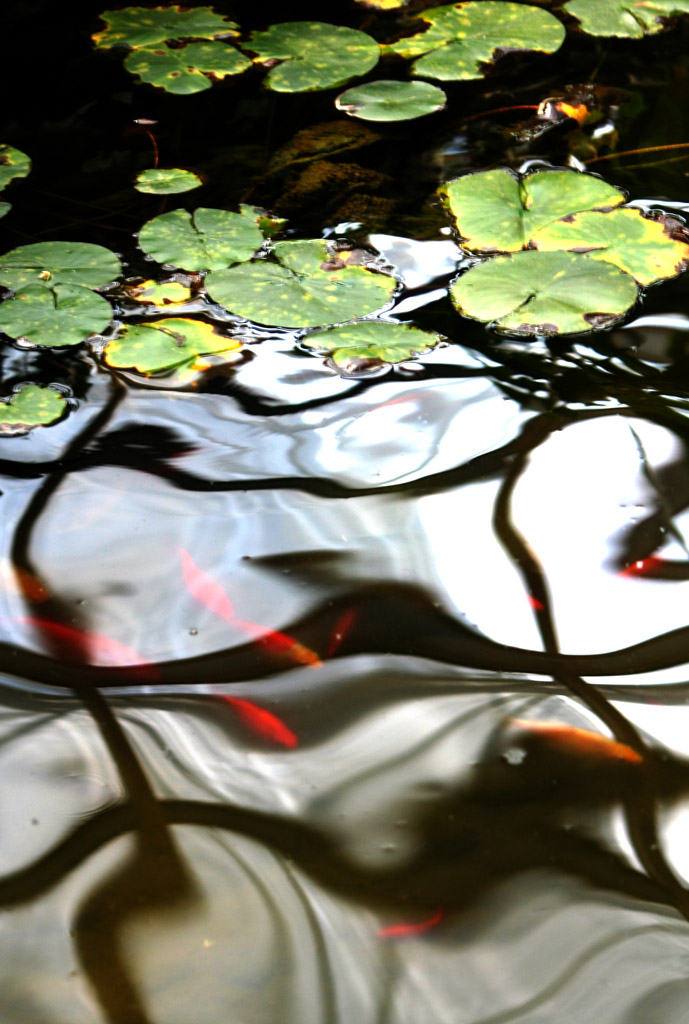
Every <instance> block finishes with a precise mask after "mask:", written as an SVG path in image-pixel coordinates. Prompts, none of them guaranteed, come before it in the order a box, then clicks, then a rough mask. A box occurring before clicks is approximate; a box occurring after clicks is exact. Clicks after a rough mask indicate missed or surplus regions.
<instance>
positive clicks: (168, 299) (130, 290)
mask: <svg viewBox="0 0 689 1024" xmlns="http://www.w3.org/2000/svg"><path fill="white" fill-rule="evenodd" d="M125 291H126V292H127V296H128V297H129V298H130V299H133V300H134V302H141V303H144V304H145V305H147V306H174V305H177V304H178V303H181V302H189V300H190V299H191V289H190V288H187V287H186V285H183V284H180V283H179V281H163V282H158V281H142V282H141V284H138V285H133V286H132V285H128V286H127V288H126V289H125Z"/></svg>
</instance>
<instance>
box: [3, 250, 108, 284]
mask: <svg viewBox="0 0 689 1024" xmlns="http://www.w3.org/2000/svg"><path fill="white" fill-rule="evenodd" d="M121 272H122V266H121V264H120V261H119V259H118V258H117V256H116V255H115V253H114V252H111V251H110V250H109V249H105V248H104V247H103V246H102V245H93V244H91V243H90V242H36V243H35V244H34V245H22V246H20V247H19V248H18V249H12V251H11V252H6V253H5V254H4V255H3V256H0V285H2V286H3V288H11V289H12V290H13V291H16V290H17V289H18V288H25V287H26V286H28V285H33V284H36V285H42V286H44V287H46V288H51V287H53V286H54V285H56V284H70V285H83V286H84V287H86V288H102V287H103V286H104V285H106V284H109V283H110V281H114V280H115V279H116V278H117V277H119V276H120V274H121Z"/></svg>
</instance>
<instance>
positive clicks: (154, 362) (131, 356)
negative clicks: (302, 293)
mask: <svg viewBox="0 0 689 1024" xmlns="http://www.w3.org/2000/svg"><path fill="white" fill-rule="evenodd" d="M240 348H241V342H239V341H236V340H235V339H234V338H228V337H225V335H222V334H218V333H217V332H216V330H215V328H214V327H213V326H212V325H211V324H207V323H204V322H203V321H201V320H186V319H183V318H182V317H169V318H168V319H165V320H154V321H152V322H151V323H147V324H129V325H125V326H123V327H122V328H121V330H120V332H119V334H118V335H117V337H116V338H113V340H112V341H110V342H108V344H107V346H106V348H105V350H104V353H103V355H104V358H105V361H106V363H107V364H108V366H112V367H115V368H118V369H133V370H137V371H138V372H139V373H143V374H146V375H148V374H152V373H165V372H169V371H171V370H179V369H181V368H187V369H189V370H202V369H204V365H203V362H202V360H200V358H199V357H200V356H202V355H210V354H212V353H216V352H236V351H237V350H238V349H240Z"/></svg>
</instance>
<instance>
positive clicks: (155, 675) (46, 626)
mask: <svg viewBox="0 0 689 1024" xmlns="http://www.w3.org/2000/svg"><path fill="white" fill-rule="evenodd" d="M0 621H3V622H20V623H23V624H25V625H28V626H33V628H34V629H35V630H36V631H37V632H38V633H42V634H43V636H44V637H45V638H46V640H47V641H48V643H47V645H46V646H49V647H50V648H52V649H53V650H55V649H56V648H57V650H58V651H61V652H62V653H64V656H65V657H66V658H69V659H70V660H72V661H76V662H80V663H82V664H84V665H93V666H94V667H97V668H120V669H136V670H137V674H138V675H140V676H141V677H142V678H143V679H146V680H148V681H149V682H156V681H157V680H158V679H159V678H160V674H159V672H158V669H157V667H156V666H155V664H154V663H153V662H152V661H150V660H149V659H148V658H144V657H143V655H141V654H139V653H138V651H135V650H133V648H131V647H127V646H126V644H121V643H120V642H119V640H113V638H112V637H110V636H105V634H103V633H97V632H96V631H95V630H93V629H79V628H77V627H75V626H66V625H64V623H62V622H53V621H52V619H36V618H33V617H32V616H28V615H12V616H7V617H6V616H1V617H0Z"/></svg>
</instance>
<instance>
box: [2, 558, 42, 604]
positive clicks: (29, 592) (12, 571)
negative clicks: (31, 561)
mask: <svg viewBox="0 0 689 1024" xmlns="http://www.w3.org/2000/svg"><path fill="white" fill-rule="evenodd" d="M0 580H2V584H3V586H4V588H5V590H9V591H12V592H14V593H15V594H18V595H19V596H20V597H25V598H27V600H29V601H31V602H33V604H40V603H41V602H42V601H47V600H48V598H49V597H50V591H49V590H48V588H47V587H46V585H45V584H44V583H42V582H41V580H39V578H38V577H37V576H34V575H33V573H30V572H27V571H26V569H20V568H19V567H18V566H16V565H13V564H12V563H11V562H10V561H8V559H6V558H3V559H0Z"/></svg>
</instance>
